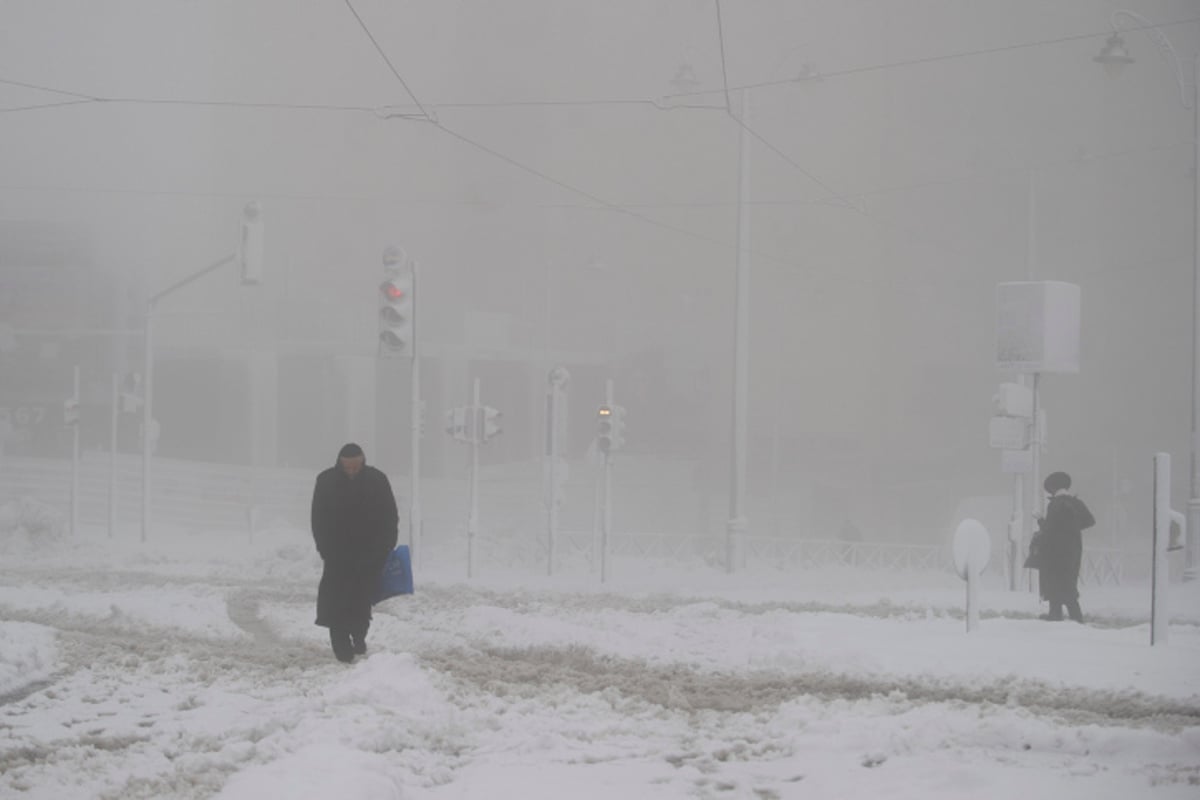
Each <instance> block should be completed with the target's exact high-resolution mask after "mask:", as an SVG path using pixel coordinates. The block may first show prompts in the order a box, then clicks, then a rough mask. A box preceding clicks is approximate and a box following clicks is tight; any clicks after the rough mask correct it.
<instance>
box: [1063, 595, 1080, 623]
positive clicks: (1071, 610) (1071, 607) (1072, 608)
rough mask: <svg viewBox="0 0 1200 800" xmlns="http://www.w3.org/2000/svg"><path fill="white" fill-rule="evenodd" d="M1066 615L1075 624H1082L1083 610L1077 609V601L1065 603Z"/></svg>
mask: <svg viewBox="0 0 1200 800" xmlns="http://www.w3.org/2000/svg"><path fill="white" fill-rule="evenodd" d="M1067 614H1069V615H1070V616H1071V619H1073V620H1074V621H1076V622H1083V609H1081V608H1080V607H1079V601H1078V600H1072V601H1071V602H1069V603H1067Z"/></svg>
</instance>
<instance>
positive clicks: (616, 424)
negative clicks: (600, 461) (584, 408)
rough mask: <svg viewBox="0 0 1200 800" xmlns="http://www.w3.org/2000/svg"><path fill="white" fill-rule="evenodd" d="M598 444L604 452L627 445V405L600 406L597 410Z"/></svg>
mask: <svg viewBox="0 0 1200 800" xmlns="http://www.w3.org/2000/svg"><path fill="white" fill-rule="evenodd" d="M596 446H597V447H599V448H600V451H601V452H603V453H610V452H612V451H613V450H620V449H621V448H622V447H624V446H625V406H618V405H612V406H608V405H603V406H600V410H599V411H597V412H596Z"/></svg>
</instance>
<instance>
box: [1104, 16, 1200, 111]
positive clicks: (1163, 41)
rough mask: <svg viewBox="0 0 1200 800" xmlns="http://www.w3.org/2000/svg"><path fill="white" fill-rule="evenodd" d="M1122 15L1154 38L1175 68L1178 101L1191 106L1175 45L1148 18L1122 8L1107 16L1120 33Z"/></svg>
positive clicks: (1164, 56)
mask: <svg viewBox="0 0 1200 800" xmlns="http://www.w3.org/2000/svg"><path fill="white" fill-rule="evenodd" d="M1122 17H1126V18H1128V19H1131V20H1133V21H1134V22H1135V23H1137V25H1139V26H1141V27H1142V28H1143V29H1144V30H1145V31H1146V33H1147V34H1149V35H1150V38H1151V39H1152V40H1154V46H1155V47H1157V48H1158V52H1159V54H1160V55H1161V56H1162V57H1163V60H1164V61H1166V62H1167V63H1168V64H1169V65H1170V66H1171V68H1172V69H1174V70H1175V83H1176V84H1178V86H1179V102H1180V103H1182V104H1183V107H1184V108H1188V109H1190V108H1192V107H1193V105H1194V101H1193V99H1192V98H1191V97H1190V96H1189V95H1188V91H1187V85H1186V83H1185V82H1184V79H1183V62H1182V61H1180V59H1179V53H1177V52H1175V47H1174V46H1173V45H1172V44H1171V40H1170V39H1168V38H1167V36H1166V34H1164V33H1163V32H1162V31H1161V30H1159V29H1158V26H1157V25H1155V24H1154V23H1153V22H1151V21H1150V20H1148V19H1146V18H1145V17H1143V16H1142V15H1141V14H1139V13H1137V12H1136V11H1130V10H1128V9H1124V8H1118V9H1117V10H1116V11H1114V12H1112V15H1111V16H1110V17H1109V20H1108V21H1109V24H1110V25H1112V28H1113V31H1114V32H1116V33H1122V28H1121V23H1120V20H1121V18H1122Z"/></svg>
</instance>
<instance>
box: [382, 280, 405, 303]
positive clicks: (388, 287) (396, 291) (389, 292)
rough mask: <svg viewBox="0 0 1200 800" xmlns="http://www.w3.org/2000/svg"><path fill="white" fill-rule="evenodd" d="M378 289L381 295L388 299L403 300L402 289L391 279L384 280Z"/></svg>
mask: <svg viewBox="0 0 1200 800" xmlns="http://www.w3.org/2000/svg"><path fill="white" fill-rule="evenodd" d="M379 290H380V291H381V292H383V296H384V297H386V298H387V299H388V300H403V299H404V290H403V289H401V288H400V287H399V286H397V285H396V284H394V283H392V282H391V281H385V282H384V284H383V285H382V286H380V287H379Z"/></svg>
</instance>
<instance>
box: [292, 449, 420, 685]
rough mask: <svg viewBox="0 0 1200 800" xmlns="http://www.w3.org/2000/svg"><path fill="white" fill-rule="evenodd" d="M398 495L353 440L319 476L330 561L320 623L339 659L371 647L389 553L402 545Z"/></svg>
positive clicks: (317, 513)
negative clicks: (373, 613) (373, 618)
mask: <svg viewBox="0 0 1200 800" xmlns="http://www.w3.org/2000/svg"><path fill="white" fill-rule="evenodd" d="M399 521H400V515H399V514H398V512H397V511H396V497H395V495H393V494H392V485H391V483H390V482H389V481H388V479H387V475H385V474H383V472H382V471H380V470H378V469H376V468H375V467H371V466H367V464H366V457H365V456H364V455H363V451H362V448H361V447H359V446H358V445H356V444H353V443H351V444H347V445H346V446H344V447H343V448H342V449H341V451H340V452H339V453H338V460H337V465H336V466H333V467H330V468H329V469H327V470H325V471H323V472H322V473H321V474H320V475H318V476H317V484H316V487H315V488H314V489H313V501H312V533H313V539H314V540H315V541H316V544H317V552H318V553H320V554H321V560H322V561H324V562H325V568H324V571H323V572H322V573H321V584H320V586H319V588H318V589H317V624H318V625H321V626H323V627H326V628H329V642H330V644H331V645H332V646H333V654H334V655H335V656H336V657H337V659H338V660H339V661H345V662H347V663H349V662H351V661H353V660H354V656H355V655H362V654H364V653H366V652H367V629H368V628H369V627H370V624H371V604H372V602H373V601H374V599H375V592H376V591H377V590H378V588H379V579H380V575H381V573H382V572H383V566H384V563H385V562H386V561H387V557H388V554H389V553H391V551H392V550H393V549H394V548H395V547H396V538H397V525H398V524H399Z"/></svg>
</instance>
